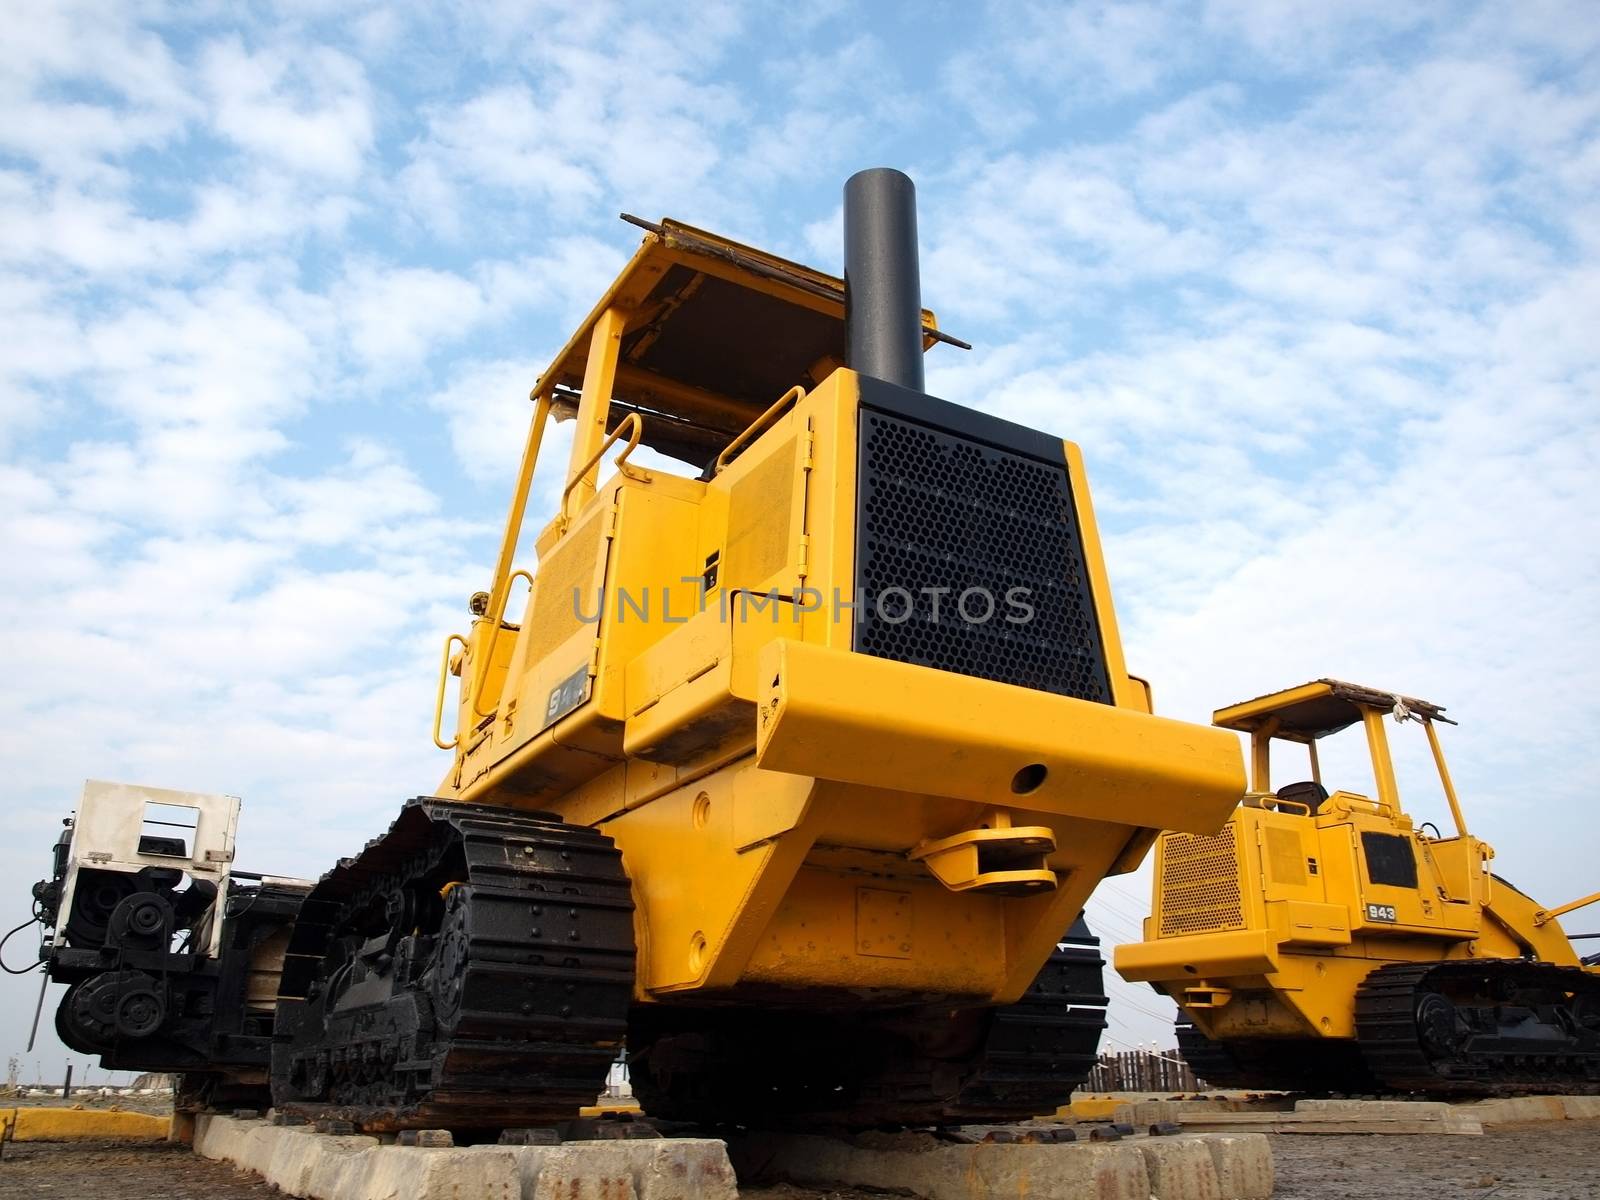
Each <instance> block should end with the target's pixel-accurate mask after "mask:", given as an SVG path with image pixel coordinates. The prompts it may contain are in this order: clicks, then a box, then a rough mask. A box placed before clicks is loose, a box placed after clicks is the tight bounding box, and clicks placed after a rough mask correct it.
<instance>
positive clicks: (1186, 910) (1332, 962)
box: [1115, 679, 1600, 1094]
mask: <svg viewBox="0 0 1600 1200" xmlns="http://www.w3.org/2000/svg"><path fill="white" fill-rule="evenodd" d="M1443 711H1444V710H1443V709H1442V708H1440V707H1439V706H1437V705H1434V704H1430V703H1428V702H1426V701H1423V700H1418V699H1414V698H1412V697H1407V696H1400V695H1396V694H1394V693H1391V692H1385V691H1379V690H1376V689H1373V688H1367V687H1360V686H1357V685H1355V684H1350V683H1343V682H1340V681H1338V680H1332V679H1323V680H1318V681H1316V682H1313V683H1308V684H1304V685H1302V686H1300V687H1295V688H1290V689H1288V690H1287V691H1282V692H1276V693H1273V694H1271V695H1267V696H1262V697H1260V698H1258V699H1255V700H1248V701H1245V702H1244V703H1242V704H1235V705H1232V706H1231V707H1229V708H1224V709H1220V710H1219V711H1218V712H1217V713H1216V714H1215V716H1214V723H1215V724H1216V725H1218V726H1219V727H1221V728H1223V729H1231V730H1237V731H1239V732H1242V733H1245V734H1247V735H1249V738H1250V747H1251V752H1250V761H1251V786H1250V792H1249V794H1248V795H1247V796H1246V797H1245V799H1244V801H1243V803H1242V804H1241V806H1240V807H1239V808H1238V809H1237V810H1236V811H1235V812H1234V814H1233V816H1232V818H1231V819H1230V820H1229V821H1228V823H1227V825H1226V826H1225V827H1224V828H1223V830H1222V831H1221V832H1220V833H1218V834H1209V833H1199V834H1197V833H1186V832H1178V831H1173V832H1169V833H1166V834H1164V835H1163V836H1162V837H1161V839H1160V841H1159V842H1158V843H1157V847H1156V854H1155V887H1154V899H1153V903H1152V909H1151V915H1150V917H1149V918H1148V919H1147V920H1146V922H1145V928H1144V941H1142V942H1140V943H1137V944H1133V945H1124V946H1119V947H1117V950H1116V959H1115V961H1116V968H1117V970H1118V972H1119V973H1120V974H1121V975H1122V976H1123V978H1125V979H1128V980H1132V981H1143V982H1148V983H1150V984H1152V985H1153V986H1154V987H1155V988H1156V989H1158V990H1159V991H1162V992H1164V993H1166V994H1167V995H1169V996H1171V997H1172V998H1173V999H1174V1000H1176V1001H1177V1002H1178V1005H1179V1008H1180V1017H1179V1026H1178V1040H1179V1044H1180V1048H1181V1050H1182V1052H1183V1055H1184V1057H1185V1058H1186V1059H1187V1060H1188V1061H1189V1063H1190V1065H1191V1066H1192V1067H1193V1068H1194V1070H1195V1073H1196V1074H1198V1075H1199V1076H1200V1077H1201V1078H1202V1079H1204V1080H1206V1081H1207V1082H1208V1083H1210V1084H1211V1085H1213V1086H1217V1087H1241V1088H1282V1089H1287V1090H1297V1091H1360V1092H1368V1091H1373V1090H1388V1091H1399V1092H1427V1093H1445V1094H1448V1093H1494V1092H1498V1091H1506V1090H1511V1091H1555V1090H1562V1091H1567V1090H1574V1089H1577V1090H1584V1089H1590V1088H1594V1087H1596V1086H1600V974H1597V973H1596V968H1595V967H1594V966H1593V965H1592V963H1584V962H1582V961H1580V959H1579V957H1578V955H1577V954H1576V953H1575V951H1574V950H1573V948H1572V945H1571V943H1570V941H1569V940H1568V938H1567V936H1566V934H1565V933H1564V932H1563V931H1562V928H1561V925H1560V923H1559V921H1558V920H1557V918H1558V917H1560V916H1561V915H1562V914H1563V913H1566V912H1569V911H1572V910H1574V909H1577V908H1580V907H1582V906H1583V905H1586V904H1590V903H1593V902H1595V901H1597V900H1600V894H1596V895H1593V896H1588V897H1585V898H1584V899H1582V900H1578V901H1574V902H1573V903H1572V904H1568V905H1563V906H1561V907H1559V908H1552V909H1546V908H1543V907H1542V906H1541V905H1539V904H1538V903H1537V902H1536V901H1535V900H1533V899H1531V898H1530V897H1529V896H1527V895H1526V894H1525V893H1523V892H1522V891H1520V890H1518V889H1517V888H1516V887H1514V886H1512V885H1511V884H1510V883H1509V882H1507V881H1506V880H1505V879H1503V878H1501V877H1500V876H1499V875H1497V874H1495V873H1493V872H1492V871H1491V870H1490V867H1489V864H1490V861H1491V860H1492V859H1493V857H1494V852H1493V850H1491V849H1490V847H1489V846H1488V845H1487V844H1486V843H1484V842H1483V841H1481V840H1479V839H1478V838H1475V837H1473V836H1472V835H1471V834H1470V833H1468V832H1467V826H1466V821H1465V819H1464V818H1463V816H1462V812H1461V806H1460V803H1459V801H1458V799H1457V796H1456V792H1455V787H1454V784H1453V782H1452V780H1451V778H1450V772H1449V770H1448V768H1447V766H1446V764H1445V759H1444V752H1443V748H1442V746H1441V745H1440V741H1439V735H1438V730H1437V725H1438V723H1439V722H1444V721H1448V718H1446V717H1444V715H1443ZM1391 718H1395V719H1398V720H1400V721H1401V722H1402V723H1409V724H1411V725H1412V726H1414V727H1420V729H1421V730H1422V732H1423V733H1424V734H1425V735H1426V737H1427V741H1428V745H1429V748H1430V750H1431V752H1432V756H1433V760H1434V763H1435V765H1436V768H1437V772H1438V781H1439V785H1440V787H1441V789H1442V792H1443V795H1444V798H1445V799H1446V801H1447V802H1448V805H1449V809H1450V813H1451V817H1452V819H1453V822H1454V826H1455V827H1454V829H1453V831H1451V832H1450V833H1448V834H1445V833H1442V832H1441V831H1440V830H1439V829H1438V828H1437V827H1435V826H1432V825H1430V824H1426V823H1425V824H1422V825H1418V824H1416V823H1415V822H1414V821H1413V819H1412V817H1411V816H1409V815H1407V813H1406V812H1405V811H1404V809H1403V808H1402V807H1401V796H1400V791H1399V785H1398V783H1397V781H1396V773H1395V769H1394V763H1393V760H1392V758H1391V755H1390V748H1389V735H1388V724H1389V723H1390V720H1391ZM1346 729H1359V730H1360V731H1361V733H1362V734H1363V735H1364V736H1365V741H1366V751H1367V757H1368V759H1369V760H1370V763H1371V767H1372V780H1373V789H1374V790H1373V794H1372V795H1366V794H1360V793H1357V792H1354V791H1343V790H1335V791H1333V792H1329V790H1328V789H1327V787H1326V786H1324V784H1323V782H1322V774H1321V766H1320V763H1319V759H1318V745H1319V743H1320V742H1321V741H1322V739H1324V738H1327V737H1329V736H1331V735H1334V734H1337V733H1339V732H1341V731H1342V730H1346ZM1274 747H1277V748H1279V749H1280V750H1282V749H1286V748H1294V747H1298V748H1299V754H1300V755H1303V756H1305V757H1306V759H1308V762H1307V767H1306V768H1305V769H1304V770H1306V771H1307V772H1308V773H1309V778H1303V779H1296V780H1295V781H1294V782H1289V783H1285V784H1282V785H1278V786H1276V787H1274V783H1273V772H1274V769H1278V770H1282V769H1283V768H1282V764H1281V763H1275V762H1274V760H1273V756H1272V750H1273V748H1274ZM1300 774H1301V771H1294V772H1293V775H1295V776H1298V775H1300Z"/></svg>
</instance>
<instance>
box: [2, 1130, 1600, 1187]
mask: <svg viewBox="0 0 1600 1200" xmlns="http://www.w3.org/2000/svg"><path fill="white" fill-rule="evenodd" d="M1272 1151H1273V1156H1274V1158H1275V1161H1276V1164H1277V1174H1278V1189H1277V1192H1276V1193H1275V1195H1276V1197H1277V1200H1455V1198H1458V1197H1460V1198H1464V1200H1595V1198H1597V1197H1600V1121H1566V1122H1562V1123H1560V1124H1547V1125H1527V1126H1522V1127H1520V1128H1514V1129H1503V1130H1497V1131H1495V1132H1492V1133H1486V1134H1484V1135H1483V1136H1482V1137H1481V1138H1471V1137H1429V1136H1420V1135H1419V1136H1410V1137H1355V1136H1346V1135H1310V1134H1297V1135H1280V1136H1275V1137H1273V1139H1272ZM279 1194H280V1193H278V1192H277V1191H276V1190H275V1189H273V1188H270V1187H268V1186H267V1185H266V1184H264V1183H262V1182H261V1181H260V1180H259V1179H256V1178H255V1177H254V1176H250V1175H246V1174H243V1173H241V1172H237V1171H234V1170H232V1169H231V1168H229V1167H226V1166H224V1165H222V1164H221V1163H214V1162H208V1161H206V1160H205V1159H200V1158H196V1157H194V1156H193V1155H192V1154H190V1153H189V1151H188V1150H187V1148H185V1147H182V1146H168V1145H128V1144H125V1143H124V1144H119V1143H115V1142H77V1143H60V1144H51V1143H36V1142H17V1143H11V1144H9V1145H7V1146H6V1147H5V1156H4V1161H0V1198H3V1200H13V1198H16V1200H21V1198H22V1197H37V1196H45V1197H48V1196H60V1197H63V1200H66V1198H69V1197H70V1198H71V1200H150V1198H155V1197H159V1198H162V1200H259V1198H262V1197H269V1196H278V1195H279ZM740 1194H741V1196H743V1197H745V1198H747V1200H883V1194H882V1193H881V1192H864V1191H857V1190H853V1189H849V1188H837V1189H816V1188H799V1187H793V1186H790V1185H787V1184H783V1185H778V1186H774V1187H762V1188H746V1189H744V1190H743V1191H742V1192H741V1193H740Z"/></svg>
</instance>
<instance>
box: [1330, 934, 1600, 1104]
mask: <svg viewBox="0 0 1600 1200" xmlns="http://www.w3.org/2000/svg"><path fill="white" fill-rule="evenodd" d="M1356 1037H1357V1040H1358V1042H1359V1043H1360V1046H1361V1054H1362V1057H1363V1058H1364V1059H1365V1060H1366V1062H1367V1065H1368V1067H1369V1068H1370V1069H1371V1071H1372V1072H1373V1074H1374V1075H1376V1076H1377V1077H1378V1078H1379V1079H1380V1080H1381V1081H1382V1082H1383V1084H1384V1085H1385V1086H1386V1087H1389V1088H1392V1089H1394V1090H1396V1091H1406V1092H1413V1091H1414V1092H1432V1093H1438V1094H1450V1093H1457V1094H1470V1095H1497V1094H1500V1093H1510V1092H1556V1091H1562V1092H1571V1091H1583V1092H1596V1091H1600V976H1597V975H1595V974H1593V973H1591V972H1588V971H1584V970H1582V969H1580V968H1578V967H1565V966H1558V965H1556V964H1554V963H1541V962H1531V961H1525V960H1522V959H1480V960H1476V961H1473V960H1465V961H1452V962H1444V963H1393V964H1390V965H1389V966H1385V967H1379V968H1378V969H1377V970H1376V971H1373V972H1372V974H1370V975H1368V976H1367V978H1366V979H1365V980H1364V981H1363V982H1362V984H1361V987H1360V989H1359V990H1358V992H1357V993H1356Z"/></svg>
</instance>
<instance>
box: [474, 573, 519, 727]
mask: <svg viewBox="0 0 1600 1200" xmlns="http://www.w3.org/2000/svg"><path fill="white" fill-rule="evenodd" d="M518 575H520V576H522V577H523V578H524V579H526V580H527V581H528V590H529V591H532V590H533V576H532V575H530V574H528V572H526V571H524V570H523V569H522V568H520V567H518V568H517V569H516V570H515V571H513V572H511V574H509V575H507V576H506V590H505V591H504V592H503V593H501V596H500V611H499V612H497V613H495V614H494V616H493V619H492V620H491V622H490V624H489V644H488V645H487V646H485V647H484V651H483V663H484V666H483V670H482V671H480V672H478V673H477V678H478V686H477V687H476V688H475V689H474V690H473V693H472V714H473V716H477V717H487V716H488V715H489V714H488V713H487V712H485V711H484V710H483V709H481V708H479V707H478V701H480V700H482V699H483V689H484V688H486V687H488V686H489V672H490V671H491V670H493V669H494V647H495V643H496V642H498V641H499V640H500V626H502V625H504V624H505V620H506V605H507V604H509V603H510V601H511V582H512V580H514V579H516V577H517V576H518Z"/></svg>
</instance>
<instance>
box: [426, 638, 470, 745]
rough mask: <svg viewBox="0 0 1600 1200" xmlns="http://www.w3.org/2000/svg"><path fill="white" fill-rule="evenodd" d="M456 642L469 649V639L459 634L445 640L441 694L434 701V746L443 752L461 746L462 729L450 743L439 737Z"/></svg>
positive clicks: (441, 670) (440, 681) (440, 685)
mask: <svg viewBox="0 0 1600 1200" xmlns="http://www.w3.org/2000/svg"><path fill="white" fill-rule="evenodd" d="M456 642H460V643H461V648H462V649H463V650H465V649H466V648H467V639H466V638H464V637H462V636H461V635H460V634H459V633H452V634H451V635H450V636H449V637H447V638H445V640H444V653H443V654H442V655H441V656H440V658H439V694H438V695H437V696H435V697H434V701H433V744H434V745H435V746H437V747H439V749H441V750H454V749H455V748H456V747H457V746H458V745H460V744H461V730H460V729H457V730H456V735H455V737H453V738H451V739H450V740H449V741H448V742H446V741H445V740H443V739H442V738H441V737H440V736H439V726H440V725H442V724H443V723H444V688H445V680H447V679H448V678H449V677H450V647H451V646H452V645H453V644H454V643H456Z"/></svg>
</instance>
